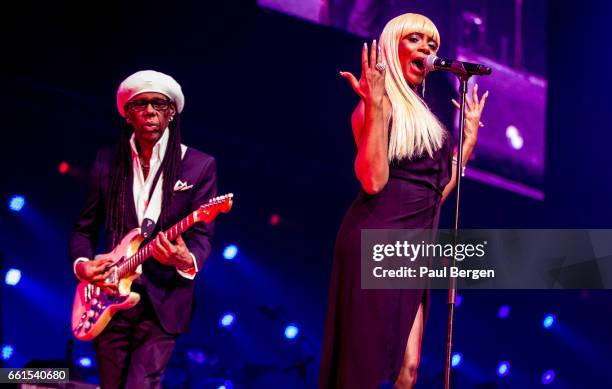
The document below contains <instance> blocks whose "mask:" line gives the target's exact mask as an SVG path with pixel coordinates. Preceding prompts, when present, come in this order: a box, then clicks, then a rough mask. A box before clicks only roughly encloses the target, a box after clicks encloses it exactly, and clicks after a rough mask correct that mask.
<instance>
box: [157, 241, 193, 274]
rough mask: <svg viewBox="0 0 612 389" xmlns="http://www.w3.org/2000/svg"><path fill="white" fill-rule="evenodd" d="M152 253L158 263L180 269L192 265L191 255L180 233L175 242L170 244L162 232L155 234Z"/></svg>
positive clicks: (183, 269)
mask: <svg viewBox="0 0 612 389" xmlns="http://www.w3.org/2000/svg"><path fill="white" fill-rule="evenodd" d="M152 254H153V258H155V259H156V260H157V261H158V262H159V263H162V264H164V265H167V266H173V267H175V268H177V269H179V270H182V271H185V270H188V269H190V268H192V267H193V266H194V265H193V256H192V255H191V254H190V253H189V249H188V248H187V245H186V244H185V241H183V238H182V237H181V236H180V235H179V236H178V237H177V238H176V244H172V242H170V241H169V240H168V238H167V237H166V235H165V234H164V233H163V232H161V233H159V234H157V236H156V237H155V244H154V245H153V250H152Z"/></svg>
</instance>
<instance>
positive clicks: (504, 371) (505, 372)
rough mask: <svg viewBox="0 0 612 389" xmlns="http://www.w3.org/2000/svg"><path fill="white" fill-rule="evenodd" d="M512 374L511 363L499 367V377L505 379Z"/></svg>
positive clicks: (500, 364) (504, 363)
mask: <svg viewBox="0 0 612 389" xmlns="http://www.w3.org/2000/svg"><path fill="white" fill-rule="evenodd" d="M509 373H510V363H509V362H506V361H503V362H500V363H499V365H497V376H498V377H505V376H507V375H508V374H509Z"/></svg>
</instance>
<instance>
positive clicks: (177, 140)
mask: <svg viewBox="0 0 612 389" xmlns="http://www.w3.org/2000/svg"><path fill="white" fill-rule="evenodd" d="M168 127H169V131H170V134H169V138H168V147H167V148H166V153H165V155H164V159H163V161H162V164H161V166H160V169H161V171H162V174H163V185H162V207H161V214H160V217H159V221H158V225H159V226H160V228H161V229H162V230H163V229H164V227H165V225H166V223H168V221H169V210H170V205H171V203H172V196H173V194H174V182H175V181H176V178H177V176H178V170H179V168H180V164H181V154H182V153H181V129H180V115H179V114H178V113H177V114H176V115H174V121H172V122H170V124H169V126H168ZM133 131H134V130H133V128H132V126H130V125H129V124H127V123H125V124H124V125H123V128H122V130H121V139H120V141H119V147H118V149H117V154H116V155H115V159H114V162H113V168H112V170H111V173H110V180H111V182H110V191H109V196H108V200H107V207H106V227H107V229H108V230H110V231H111V234H112V242H113V243H112V246H113V247H115V246H116V245H117V243H119V240H120V239H121V238H122V237H123V235H124V234H125V233H126V232H127V231H125V215H126V213H127V202H126V198H127V197H126V196H127V191H128V190H131V185H128V179H129V178H130V177H131V175H132V152H131V148H130V137H131V136H132V133H133Z"/></svg>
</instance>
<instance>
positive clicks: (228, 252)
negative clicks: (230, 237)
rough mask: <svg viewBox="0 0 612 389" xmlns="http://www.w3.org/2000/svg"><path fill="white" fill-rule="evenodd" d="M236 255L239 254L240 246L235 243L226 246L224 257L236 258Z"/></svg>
mask: <svg viewBox="0 0 612 389" xmlns="http://www.w3.org/2000/svg"><path fill="white" fill-rule="evenodd" d="M236 255H238V246H236V245H235V244H230V245H229V246H226V247H225V249H224V250H223V258H225V259H227V260H229V261H231V260H232V259H234V258H235V257H236Z"/></svg>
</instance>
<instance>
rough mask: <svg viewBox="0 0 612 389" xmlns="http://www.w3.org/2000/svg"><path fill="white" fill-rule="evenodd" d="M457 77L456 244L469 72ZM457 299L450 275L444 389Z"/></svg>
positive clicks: (448, 382)
mask: <svg viewBox="0 0 612 389" xmlns="http://www.w3.org/2000/svg"><path fill="white" fill-rule="evenodd" d="M456 75H457V78H458V79H459V83H460V86H459V93H460V99H461V100H460V108H459V146H458V148H457V166H456V167H455V176H456V179H457V198H456V201H455V226H454V228H453V245H454V246H456V245H457V240H458V237H459V201H460V198H461V173H462V171H463V131H464V128H465V99H466V95H467V90H468V86H467V84H468V79H469V78H470V76H471V74H468V73H466V74H456ZM456 255H457V254H456V252H455V250H453V258H452V262H451V266H455V264H456V260H457V259H456ZM456 301H457V279H456V278H453V277H451V278H450V279H449V286H448V322H447V327H446V355H445V365H444V389H450V387H451V367H452V347H453V321H454V317H455V303H456Z"/></svg>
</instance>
